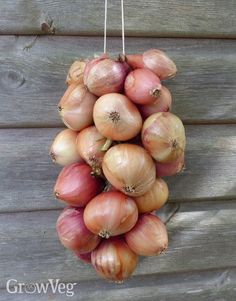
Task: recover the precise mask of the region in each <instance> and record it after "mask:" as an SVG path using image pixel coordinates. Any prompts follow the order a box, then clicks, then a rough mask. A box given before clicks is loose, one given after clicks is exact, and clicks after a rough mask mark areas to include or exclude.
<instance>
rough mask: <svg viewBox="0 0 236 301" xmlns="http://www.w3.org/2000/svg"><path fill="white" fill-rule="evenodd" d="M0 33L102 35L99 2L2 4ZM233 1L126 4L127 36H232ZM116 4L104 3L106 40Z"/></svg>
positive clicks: (115, 22) (116, 20) (114, 25)
mask: <svg viewBox="0 0 236 301" xmlns="http://www.w3.org/2000/svg"><path fill="white" fill-rule="evenodd" d="M0 5H1V11H0V33H1V34H50V33H53V32H55V33H56V34H60V35H78V34H83V35H88V34H89V35H102V34H103V20H104V2H103V1H100V0H93V1H85V0H73V1H72V0H69V1H66V2H65V1H63V0H58V1H53V0H47V1H44V0H30V1H29V0H15V1H10V0H1V1H0ZM234 12H235V2H234V0H230V1H227V2H224V1H219V0H217V1H216V0H208V1H204V0H198V1H196V2H189V1H188V0H179V1H174V0H167V1H160V0H158V1H156V0H150V1H148V3H146V2H144V1H142V0H137V1H135V2H134V1H131V0H127V1H125V28H126V34H127V35H132V36H137V35H138V36H159V37H160V36H161V37H167V36H172V37H173V36H175V37H183V36H186V37H193V36H194V37H231V38H234V37H235V36H236V30H235V28H236V21H235V15H234ZM120 28H121V17H120V2H119V1H108V29H109V32H108V33H109V34H110V35H120V31H121V29H120Z"/></svg>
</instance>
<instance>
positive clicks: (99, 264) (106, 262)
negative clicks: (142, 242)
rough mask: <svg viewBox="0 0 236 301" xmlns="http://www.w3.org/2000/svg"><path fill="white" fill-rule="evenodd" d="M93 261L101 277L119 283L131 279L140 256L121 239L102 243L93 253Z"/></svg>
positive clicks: (112, 239) (115, 238)
mask: <svg viewBox="0 0 236 301" xmlns="http://www.w3.org/2000/svg"><path fill="white" fill-rule="evenodd" d="M91 259H92V265H93V266H94V268H95V270H96V271H97V273H98V274H99V275H100V276H101V277H103V278H105V279H107V280H112V281H118V282H120V281H123V280H124V279H126V278H129V277H130V276H131V275H132V273H133V272H134V270H135V268H136V266H137V263H138V256H137V255H136V254H135V253H134V252H133V251H132V250H130V248H129V247H128V245H127V244H126V242H125V241H124V239H122V238H120V237H113V238H110V239H107V240H104V241H102V242H101V244H100V245H99V246H98V247H97V248H96V249H95V250H94V251H93V252H92V255H91Z"/></svg>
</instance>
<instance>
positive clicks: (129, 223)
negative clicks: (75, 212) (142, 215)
mask: <svg viewBox="0 0 236 301" xmlns="http://www.w3.org/2000/svg"><path fill="white" fill-rule="evenodd" d="M137 219H138V208H137V206H136V204H135V202H134V200H133V199H131V198H130V197H128V196H126V195H124V194H123V193H121V192H118V191H110V192H103V193H101V194H99V195H97V196H96V197H95V198H93V199H92V200H91V201H90V202H89V203H88V205H87V206H86V208H85V211H84V222H85V225H86V227H87V228H88V229H89V230H90V231H91V232H93V233H94V234H98V235H99V236H101V237H104V238H109V237H110V236H116V235H120V234H123V233H125V232H127V231H129V230H130V229H132V228H133V226H134V225H135V223H136V222H137Z"/></svg>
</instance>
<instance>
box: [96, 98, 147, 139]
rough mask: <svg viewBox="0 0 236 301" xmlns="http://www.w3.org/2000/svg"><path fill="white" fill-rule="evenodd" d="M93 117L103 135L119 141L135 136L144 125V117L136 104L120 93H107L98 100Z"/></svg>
mask: <svg viewBox="0 0 236 301" xmlns="http://www.w3.org/2000/svg"><path fill="white" fill-rule="evenodd" d="M93 119H94V123H95V125H96V127H97V129H98V131H99V132H100V133H101V134H102V135H103V136H105V137H107V138H109V139H112V140H118V141H125V140H128V139H131V138H133V137H135V136H136V135H137V134H138V133H139V131H140V130H141V127H142V117H141V115H140V113H139V111H138V109H137V108H136V106H135V105H134V104H133V103H132V102H131V101H130V100H129V99H128V98H127V97H126V96H124V95H122V94H118V93H110V94H106V95H104V96H102V97H100V98H99V99H98V100H97V102H96V104H95V106H94V111H93Z"/></svg>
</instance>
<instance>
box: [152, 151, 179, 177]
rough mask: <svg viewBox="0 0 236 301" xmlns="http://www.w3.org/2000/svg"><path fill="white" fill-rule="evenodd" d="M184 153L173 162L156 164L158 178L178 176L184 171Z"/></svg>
mask: <svg viewBox="0 0 236 301" xmlns="http://www.w3.org/2000/svg"><path fill="white" fill-rule="evenodd" d="M184 157H185V156H184V153H183V154H182V155H181V156H180V157H179V158H178V159H177V160H176V161H174V162H171V163H159V162H156V173H157V176H158V177H167V176H173V175H175V174H178V173H180V172H182V171H183V170H184V167H185V163H184Z"/></svg>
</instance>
